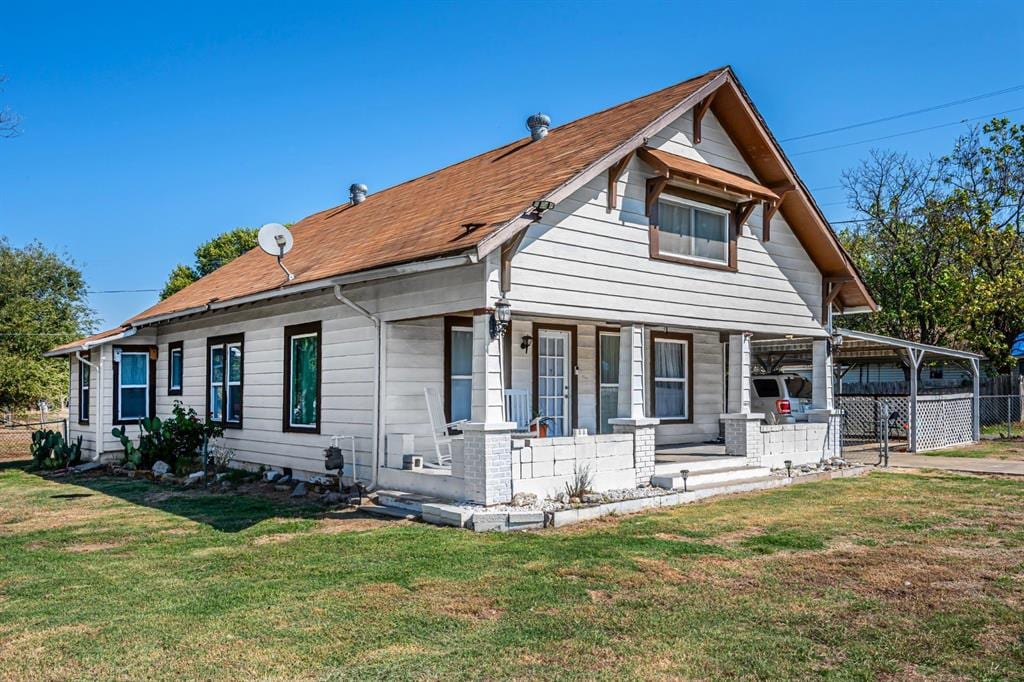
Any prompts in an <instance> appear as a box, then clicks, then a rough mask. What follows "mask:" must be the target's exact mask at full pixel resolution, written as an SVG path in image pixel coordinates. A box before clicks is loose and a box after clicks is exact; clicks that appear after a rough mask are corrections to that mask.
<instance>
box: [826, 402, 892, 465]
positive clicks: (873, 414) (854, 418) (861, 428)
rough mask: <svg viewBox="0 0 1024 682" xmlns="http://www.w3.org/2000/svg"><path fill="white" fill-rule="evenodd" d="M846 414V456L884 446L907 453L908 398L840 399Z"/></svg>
mask: <svg viewBox="0 0 1024 682" xmlns="http://www.w3.org/2000/svg"><path fill="white" fill-rule="evenodd" d="M836 407H837V408H838V409H841V410H842V411H843V421H842V425H843V453H844V454H845V453H848V452H857V451H864V452H870V451H873V450H878V449H879V448H880V447H881V445H882V444H883V443H886V444H888V447H889V448H891V449H902V450H906V448H907V441H908V439H909V434H910V398H908V397H907V396H896V395H887V396H867V395H852V396H847V395H844V396H837V398H836Z"/></svg>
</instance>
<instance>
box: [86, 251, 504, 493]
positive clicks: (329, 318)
mask: <svg viewBox="0 0 1024 682" xmlns="http://www.w3.org/2000/svg"><path fill="white" fill-rule="evenodd" d="M345 294H346V295H347V296H348V297H349V298H351V299H352V300H353V301H355V302H356V303H357V304H359V305H361V306H363V307H364V308H366V309H367V310H369V311H370V312H371V313H374V314H376V315H379V316H380V317H381V318H382V319H383V320H385V328H386V329H387V328H389V327H394V328H398V327H401V328H402V329H405V328H412V329H416V328H419V327H420V326H422V325H420V323H403V324H401V325H399V324H397V323H388V322H387V321H389V320H400V319H402V318H409V317H420V316H424V315H428V314H435V313H438V314H439V313H446V312H447V313H450V312H462V311H466V310H472V309H474V308H479V307H482V306H483V305H484V278H483V266H482V265H472V266H465V267H461V268H455V269H451V270H443V271H435V272H429V273H423V274H419V275H410V276H407V277H403V278H398V279H395V280H386V281H380V282H375V283H372V284H366V285H352V286H350V287H346V288H345ZM313 321H320V322H321V323H322V343H323V358H322V373H321V394H322V396H321V400H322V404H321V434H320V435H316V434H306V433H295V432H287V433H286V432H284V431H282V404H283V390H284V389H283V383H284V373H283V363H284V328H285V327H286V326H289V325H293V324H301V323H304V322H313ZM438 324H439V322H438ZM428 326H429V323H428ZM401 333H402V332H401V331H399V332H398V336H399V338H400V337H401ZM226 334H243V335H244V337H245V345H244V385H243V428H241V429H226V430H225V435H224V438H223V439H222V443H223V445H225V446H226V447H228V448H231V449H232V450H233V451H234V453H235V458H236V460H237V461H242V462H247V463H250V464H263V465H266V466H273V467H282V468H283V467H291V468H293V469H295V470H297V471H306V472H321V471H323V449H324V448H325V447H326V446H327V445H328V443H329V441H330V436H331V435H332V434H345V435H352V436H355V437H356V448H357V460H358V463H359V475H360V477H362V478H363V479H364V480H365V479H366V478H367V477H369V475H370V468H369V463H370V456H371V453H372V436H373V395H374V371H373V366H374V357H375V353H376V343H377V341H376V332H375V329H374V326H373V324H372V322H371V321H370V320H368V319H366V318H365V317H363V316H362V315H360V314H359V313H357V312H356V311H354V310H352V309H351V308H349V307H348V306H347V305H345V304H343V303H341V302H339V301H338V300H337V299H336V298H335V297H334V296H333V295H332V294H330V293H322V294H316V295H308V296H305V297H296V298H294V299H289V300H284V301H279V302H276V303H271V304H263V305H257V306H254V307H249V308H242V309H236V310H232V311H225V312H220V313H217V314H214V315H210V316H203V317H198V318H194V319H190V320H185V321H181V322H176V323H171V324H166V325H162V326H160V327H158V328H156V329H155V330H145V331H144V332H143V333H141V334H140V335H139V336H137V337H134V338H132V339H128V340H126V341H125V343H138V344H142V343H154V344H155V345H157V348H158V353H159V357H158V360H157V366H156V387H155V390H156V406H157V416H159V417H161V418H166V417H168V416H170V414H171V409H172V406H173V404H174V402H175V401H181V403H182V404H183V405H184V406H185V407H186V408H188V407H191V408H193V409H195V411H196V412H197V413H199V415H200V416H201V417H203V418H205V415H206V401H207V394H206V392H207V388H206V343H207V338H209V337H212V336H221V335H226ZM175 341H182V342H183V372H182V375H183V376H182V379H183V380H182V394H181V395H180V396H170V395H168V394H167V384H168V376H167V347H168V344H169V343H171V342H175ZM440 342H441V333H440V331H438V332H437V334H436V343H437V344H439V343H440ZM102 350H103V353H104V358H105V360H104V362H105V364H104V374H105V382H104V390H103V393H104V398H103V402H104V410H103V411H104V412H105V415H104V424H103V432H104V434H105V437H104V448H105V450H107V451H115V452H116V451H120V449H121V446H120V443H119V442H118V441H117V440H116V439H114V438H113V436H111V435H110V429H111V399H112V397H113V388H112V382H113V372H112V365H111V354H110V346H103V347H102ZM98 352H99V351H94V352H93V357H94V358H95V357H96V356H97V355H98ZM394 357H395V358H396V363H397V365H396V366H397V367H398V368H399V373H398V376H399V377H401V376H402V375H403V373H404V372H406V371H416V368H417V367H418V366H421V367H422V368H424V370H426V371H433V372H435V373H436V384H437V385H438V386H440V382H441V372H442V369H441V365H439V364H438V363H439V361H440V358H441V353H440V351H439V350H438V351H437V352H436V353H430V354H429V357H428V356H427V355H426V354H420V355H418V356H417V355H411V354H408V353H404V352H402V349H400V348H399V349H397V350H396V352H395V354H394ZM403 363H404V364H406V365H409V367H408V368H403V367H402V364H403ZM74 364H76V363H74V362H73V366H74ZM410 376H413V375H410ZM415 376H419V375H415ZM94 383H95V379H94ZM72 386H73V387H77V375H75V374H73V375H72ZM410 390H411V389H410ZM419 393H420V396H421V398H420V401H419V402H420V404H421V405H422V402H423V401H422V385H421V386H420V389H419ZM72 401H73V405H72V407H75V406H76V397H75V395H74V394H73V395H72ZM385 412H386V410H385ZM408 421H409V425H410V426H411V427H415V428H418V429H421V430H423V431H424V434H428V433H429V431H426V430H425V429H426V428H427V421H426V416H425V410H424V411H423V415H422V418H421V417H420V415H415V416H410V417H409V420H408ZM128 428H129V430H130V432H131V433H132V435H134V434H135V432H136V431H137V427H134V426H130V427H128ZM386 431H387V427H386V428H385V432H386ZM79 433H80V434H81V435H82V436H83V441H85V440H89V442H90V443H91V440H92V439H93V438H94V436H93V434H94V433H95V429H94V426H92V425H90V426H78V424H77V421H73V423H72V434H74V435H78V434H79ZM420 440H422V441H423V442H424V444H427V441H426V439H420Z"/></svg>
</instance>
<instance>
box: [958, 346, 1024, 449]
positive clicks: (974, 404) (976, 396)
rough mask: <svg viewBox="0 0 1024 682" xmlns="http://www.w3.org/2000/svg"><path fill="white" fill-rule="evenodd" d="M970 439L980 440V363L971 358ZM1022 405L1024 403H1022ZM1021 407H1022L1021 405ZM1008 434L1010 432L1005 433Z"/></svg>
mask: <svg viewBox="0 0 1024 682" xmlns="http://www.w3.org/2000/svg"><path fill="white" fill-rule="evenodd" d="M970 362H971V378H972V381H971V414H972V417H971V440H974V441H979V440H981V364H980V361H979V360H978V359H977V358H971V360H970ZM1022 405H1024V403H1022ZM1021 409H1024V406H1022V408H1021ZM1006 435H1010V434H1006Z"/></svg>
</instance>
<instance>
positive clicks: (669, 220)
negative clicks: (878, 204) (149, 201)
mask: <svg viewBox="0 0 1024 682" xmlns="http://www.w3.org/2000/svg"><path fill="white" fill-rule="evenodd" d="M545 118H546V117H543V116H536V117H531V123H532V124H533V130H532V133H531V136H529V137H526V138H524V139H519V140H516V141H513V142H511V143H509V144H506V145H505V146H502V147H500V148H498V149H495V150H492V151H489V152H486V153H484V154H481V155H479V156H476V157H473V158H471V159H468V160H466V161H463V162H462V163H459V164H456V165H454V166H450V167H448V168H445V169H443V170H439V171H436V172H434V173H430V174H428V175H425V176H423V177H420V178H417V179H415V180H411V181H409V182H406V183H403V184H400V185H397V186H395V187H391V188H389V189H386V190H382V191H380V192H376V193H371V194H369V196H367V197H366V198H365V200H364V201H358V199H360V198H361V197H355V199H354V200H353V201H351V202H349V203H347V204H344V205H341V206H337V207H334V208H330V209H327V210H325V211H321V212H319V213H316V214H313V215H311V216H309V217H307V218H305V219H304V220H302V221H300V222H298V223H297V224H295V225H294V226H293V228H292V234H293V236H294V242H295V246H294V249H293V250H292V251H291V252H290V253H289V254H288V255H287V256H286V257H285V259H284V264H285V265H286V266H287V267H288V269H290V270H291V271H292V272H293V273H294V274H295V278H294V279H293V280H291V281H288V280H286V277H285V275H284V272H283V271H282V270H281V269H280V268H279V267H278V264H277V262H276V261H275V259H274V258H272V257H271V256H268V255H267V254H265V253H263V252H262V251H260V250H259V249H256V250H254V251H252V252H249V253H247V254H245V255H243V256H242V257H240V258H238V259H236V260H234V261H232V262H230V263H228V264H226V265H225V266H223V267H221V268H220V269H218V270H217V271H215V272H213V273H212V274H210V275H208V276H206V277H204V278H203V279H201V280H200V281H198V282H196V283H194V284H192V285H191V286H189V287H187V288H186V289H184V290H182V291H180V292H178V293H177V294H175V295H173V296H171V297H169V298H167V299H166V300H163V301H161V302H159V303H158V304H156V305H154V306H153V307H151V308H150V309H148V310H145V311H143V312H141V313H139V314H138V315H136V316H135V317H133V318H131V319H130V320H128V321H127V322H125V323H124V324H123V325H121V326H120V327H118V328H116V329H112V330H109V331H106V332H103V333H101V334H97V335H95V336H92V337H89V338H86V339H81V340H79V341H76V342H74V343H70V344H67V345H64V346H61V347H59V348H55V349H53V350H52V351H50V355H64V356H69V357H70V360H71V386H72V396H71V402H70V409H71V414H72V416H73V419H72V425H71V435H72V436H76V435H82V436H83V438H84V441H85V449H86V451H87V452H91V453H93V454H96V453H97V452H98V453H99V454H100V455H102V456H110V457H114V456H117V455H119V454H120V444H119V443H118V442H117V441H116V440H115V439H114V438H113V437H112V436H111V435H110V430H111V427H112V426H113V425H115V424H121V423H134V422H135V421H136V420H137V419H138V418H139V417H142V416H146V415H153V414H155V415H158V416H165V415H167V414H168V413H169V411H170V408H171V406H172V404H173V402H174V401H175V400H181V401H182V402H183V403H185V404H186V405H191V406H192V407H194V408H195V409H196V410H197V411H198V412H199V413H200V414H204V415H206V418H207V419H210V420H213V421H217V422H220V423H222V424H223V425H224V427H225V433H226V435H225V437H224V441H225V444H226V445H227V446H228V447H230V448H232V449H233V450H234V451H235V453H236V461H239V462H245V463H248V464H253V465H257V464H262V465H266V466H271V467H278V468H283V467H290V468H291V469H293V470H294V472H295V473H296V474H297V475H299V476H303V475H305V476H311V475H314V474H318V473H323V471H324V469H323V450H324V448H325V446H327V445H328V444H329V442H330V437H331V436H333V435H342V436H351V437H354V441H355V451H356V453H355V460H356V461H355V463H354V464H355V466H354V468H353V467H352V463H351V462H349V463H347V465H346V472H345V475H346V477H347V476H351V475H352V474H353V473H354V474H355V475H356V476H358V477H359V479H360V480H361V481H363V482H364V483H367V484H372V485H376V486H386V487H388V488H397V489H400V490H408V491H420V492H429V493H434V494H440V495H444V496H446V497H449V498H452V499H466V500H471V501H476V502H479V503H483V504H494V503H500V502H504V501H507V500H508V499H509V498H510V496H511V495H512V494H513V493H514V492H517V491H519V490H533V491H537V492H543V491H544V490H546V489H550V487H551V486H552V485H554V484H557V483H558V482H559V481H561V480H564V478H565V477H567V476H568V475H571V474H572V471H573V468H574V467H576V466H579V465H580V464H581V463H586V464H587V465H588V466H589V467H592V468H593V471H594V473H596V475H597V476H596V485H598V486H599V487H604V488H608V487H615V486H619V487H621V486H622V485H634V484H646V483H648V482H649V481H650V480H651V476H652V474H654V472H655V458H656V456H657V455H656V452H657V451H661V450H663V449H664V448H666V447H668V446H670V445H676V444H680V443H684V444H685V443H703V442H706V441H708V440H713V439H716V438H718V437H719V435H720V433H724V435H725V449H726V451H727V452H728V453H729V454H733V455H736V456H742V457H745V458H746V461H747V462H750V463H753V464H761V465H766V464H778V463H781V461H782V459H791V460H794V461H796V460H800V459H811V458H814V459H817V458H818V457H821V456H822V453H823V452H828V451H829V450H830V448H832V447H834V436H835V433H834V428H832V425H831V423H830V419H831V415H832V404H831V380H832V379H831V378H832V370H831V358H830V352H829V344H828V339H829V318H830V313H831V311H832V310H833V309H842V310H848V311H849V310H851V309H874V306H875V303H874V301H873V300H872V298H871V296H870V294H869V293H868V292H867V290H866V288H865V286H864V284H863V283H862V281H861V279H860V277H859V276H858V273H857V272H856V269H855V268H854V267H853V265H852V263H851V261H850V259H849V257H848V255H847V254H846V253H845V252H844V251H843V249H842V247H841V246H840V245H839V243H838V241H837V239H836V236H835V234H834V233H833V231H832V230H831V228H830V226H829V225H828V223H827V222H826V220H825V218H824V217H823V216H822V214H821V212H820V210H819V209H818V207H817V206H816V204H815V203H814V200H813V199H812V197H811V195H810V193H809V192H808V191H807V189H806V187H805V186H804V184H803V183H802V182H801V180H800V179H799V178H798V177H797V175H796V173H795V171H794V170H793V167H792V165H791V164H790V163H789V161H788V160H787V159H786V157H785V155H784V154H783V152H782V150H781V148H780V147H779V145H778V143H777V142H776V141H775V139H774V138H773V137H772V135H771V133H770V132H769V130H768V128H767V126H766V125H765V122H764V120H763V119H762V118H761V116H760V115H759V114H758V112H757V110H756V109H755V108H754V105H753V103H752V102H751V101H750V99H749V97H748V96H747V94H746V92H745V91H744V90H743V88H742V86H741V85H740V84H739V82H738V80H737V78H736V76H735V74H734V73H733V71H732V70H731V69H730V68H721V69H716V70H714V71H711V72H709V73H706V74H704V75H701V76H698V77H696V78H693V79H690V80H687V81H685V82H682V83H679V84H677V85H674V86H671V87H668V88H665V89H664V90H660V91H658V92H655V93H652V94H650V95H647V96H644V97H641V98H639V99H635V100H632V101H630V102H626V103H625V104H621V105H619V106H616V107H612V108H610V109H607V110H605V111H602V112H599V113H596V114H593V115H590V116H587V117H584V118H581V119H579V120H577V121H573V122H571V123H567V124H565V125H561V126H557V127H554V128H551V129H550V131H548V130H547V127H546V125H545V124H546V120H545ZM496 308H497V310H498V318H501V317H502V316H503V315H505V314H507V313H508V311H509V310H510V311H511V322H510V324H508V325H507V328H505V329H504V330H503V329H502V326H503V325H502V324H500V322H501V320H500V319H498V320H497V322H498V324H496V323H495V322H496V320H495V319H494V318H495V309H496ZM500 332H503V333H500ZM787 335H797V336H801V337H812V338H813V339H815V341H814V350H815V352H814V365H813V376H814V402H815V407H816V408H817V412H816V413H815V414H814V417H813V419H812V422H811V423H802V424H797V425H793V426H788V427H786V429H785V430H784V432H781V431H780V429H781V428H782V427H767V426H764V425H762V422H761V418H762V416H763V415H758V414H752V413H751V409H750V400H749V376H750V341H751V339H752V338H781V337H785V336H787ZM425 388H430V389H433V390H434V391H436V392H437V395H439V396H442V397H443V402H444V410H445V412H446V418H447V421H459V420H468V421H467V422H466V423H465V424H463V425H462V426H461V431H462V432H463V435H462V436H461V437H459V438H457V439H456V443H455V447H454V448H453V461H452V463H451V465H450V466H444V467H438V468H433V469H429V470H423V471H409V470H402V468H401V465H402V462H401V457H400V455H401V454H402V452H403V450H406V449H413V450H415V451H416V452H417V453H419V454H421V455H423V456H424V458H425V459H426V460H427V461H433V460H434V459H435V457H436V454H435V445H434V437H433V435H432V433H433V430H432V428H431V420H430V417H429V415H428V411H427V399H426V398H425V392H424V389H425ZM509 400H525V401H526V402H528V403H529V404H530V406H531V409H532V410H536V411H537V412H539V413H540V414H542V415H544V416H547V417H550V418H551V420H550V432H549V434H548V436H549V437H548V438H543V439H542V438H530V439H526V438H524V437H522V436H521V435H520V434H519V431H520V429H521V428H522V427H523V426H524V425H525V424H518V425H517V424H516V423H514V422H510V421H508V419H507V417H508V416H509V414H511V413H510V412H508V411H507V407H508V406H507V405H506V401H509ZM513 416H515V415H513ZM521 417H522V415H521V414H520V415H519V418H520V419H521ZM527 421H528V420H527ZM723 425H724V426H723ZM580 429H582V430H585V434H584V432H583V431H579V430H580ZM130 430H133V429H130ZM346 442H347V441H346Z"/></svg>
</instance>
